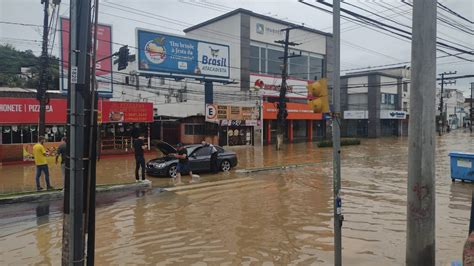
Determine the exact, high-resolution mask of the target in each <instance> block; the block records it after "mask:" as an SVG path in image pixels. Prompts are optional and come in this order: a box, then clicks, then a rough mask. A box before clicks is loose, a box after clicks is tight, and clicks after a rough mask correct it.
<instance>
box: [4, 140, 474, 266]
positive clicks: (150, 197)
mask: <svg viewBox="0 0 474 266" xmlns="http://www.w3.org/2000/svg"><path fill="white" fill-rule="evenodd" d="M437 141H438V142H437V155H436V175H437V177H436V214H437V220H436V240H437V242H436V249H437V253H436V256H437V258H436V259H437V264H438V265H446V264H448V263H450V262H451V261H453V260H459V259H461V257H462V246H463V244H464V241H465V239H466V238H467V234H468V224H469V211H470V203H471V192H472V190H473V189H474V184H470V183H462V182H455V183H452V182H451V178H450V175H449V171H450V168H449V157H448V153H449V152H450V151H454V150H457V151H466V152H474V138H473V137H472V136H470V135H469V134H468V133H463V132H462V131H456V132H452V133H451V134H449V135H445V136H443V137H441V138H439V137H438V140H437ZM233 150H235V151H236V152H237V153H238V158H239V166H238V168H240V169H244V168H252V167H262V166H272V165H287V164H305V163H310V162H311V163H313V164H312V165H308V166H305V167H300V168H292V169H289V170H282V171H264V172H256V173H251V174H240V173H237V172H235V171H232V172H231V173H220V174H218V175H215V176H213V175H203V176H202V179H203V181H211V180H212V181H214V182H209V183H203V184H202V186H200V187H196V188H194V189H185V188H183V189H178V190H176V191H173V192H162V193H158V192H157V191H150V192H148V193H145V194H143V193H139V194H135V193H121V194H103V195H99V198H98V201H99V204H98V208H97V221H96V224H97V226H96V235H97V239H96V263H97V265H110V264H120V265H126V264H162V265H173V264H174V265H190V264H193V263H196V265H205V264H209V265H237V264H238V265H240V264H244V265H262V264H265V265H271V264H274V265H286V264H294V265H297V264H300V265H309V264H313V265H332V264H333V235H332V231H333V229H332V225H333V222H332V168H331V165H332V149H331V148H317V147H316V145H315V144H307V143H301V144H293V145H288V146H286V147H285V151H283V152H279V153H277V152H275V151H274V147H263V148H236V149H233ZM407 153H408V148H407V139H406V138H381V139H370V140H362V145H360V146H349V147H343V153H342V180H343V181H342V200H343V214H344V217H345V221H344V224H343V228H342V232H343V239H342V241H343V253H342V254H343V263H344V265H402V264H404V261H405V238H406V235H405V230H406V222H405V219H406V183H407V180H406V179H407ZM114 160H116V161H114ZM132 164H133V160H132V159H130V158H128V157H127V158H126V159H124V158H114V159H107V160H103V161H102V162H101V163H99V168H100V169H101V170H100V171H99V180H101V182H100V183H111V182H112V181H114V180H122V182H123V180H130V181H133V179H134V178H133V175H132V170H133V168H131V165H132ZM104 165H106V166H104ZM7 167H14V166H7ZM25 167H29V166H25ZM123 167H125V168H126V169H124V168H123ZM20 168H22V169H24V167H23V166H22V167H17V168H16V170H14V171H18V173H20V172H22V173H23V175H20V176H19V177H18V178H19V179H20V180H18V181H17V183H18V184H19V183H22V182H23V183H25V184H26V183H28V181H25V180H26V179H31V181H33V177H32V174H28V175H29V176H27V174H25V172H24V171H25V170H19V169H20ZM8 169H10V168H8ZM12 169H13V168H12ZM1 173H2V182H3V180H4V179H5V180H6V179H8V180H15V179H14V178H13V177H10V176H8V177H6V176H5V166H4V167H3V168H1ZM13 173H16V172H13ZM58 178H59V177H58ZM150 179H151V181H152V182H153V186H155V187H156V186H157V185H160V184H161V185H165V184H167V182H168V179H166V178H150ZM58 180H59V179H58ZM8 182H10V183H8ZM8 182H7V183H6V185H2V190H3V191H11V190H13V188H14V187H24V186H21V185H18V184H17V183H15V182H14V181H8ZM33 182H34V181H33ZM15 184H16V185H15ZM31 184H33V183H31ZM61 207H62V202H60V201H59V202H51V203H41V204H33V203H29V204H17V205H6V206H2V207H1V209H0V265H25V264H53V265H57V264H59V263H60V259H61V237H62V213H61ZM197 262H201V264H198V263H197Z"/></svg>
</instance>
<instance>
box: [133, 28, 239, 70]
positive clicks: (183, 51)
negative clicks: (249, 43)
mask: <svg viewBox="0 0 474 266" xmlns="http://www.w3.org/2000/svg"><path fill="white" fill-rule="evenodd" d="M137 47H138V49H139V50H138V71H140V72H143V73H160V74H165V75H171V76H181V77H198V78H203V77H216V78H226V79H228V78H229V74H230V69H229V66H230V57H229V46H228V45H224V44H216V43H210V42H203V41H199V40H194V39H189V38H184V37H180V36H175V35H169V34H163V33H158V32H150V31H146V30H141V29H137Z"/></svg>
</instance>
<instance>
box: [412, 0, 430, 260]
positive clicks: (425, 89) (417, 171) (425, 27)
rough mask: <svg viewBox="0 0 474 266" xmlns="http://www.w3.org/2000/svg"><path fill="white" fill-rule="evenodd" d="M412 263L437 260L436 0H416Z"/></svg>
mask: <svg viewBox="0 0 474 266" xmlns="http://www.w3.org/2000/svg"><path fill="white" fill-rule="evenodd" d="M412 28H413V39H412V44H411V46H412V49H411V61H412V63H411V66H412V72H411V73H412V86H411V89H412V91H411V94H410V108H411V110H410V121H409V131H408V132H409V135H408V184H407V230H406V265H408V266H415V265H435V255H436V253H435V252H436V244H435V243H436V238H435V231H436V230H435V229H436V228H435V218H436V215H435V206H436V205H435V204H436V201H435V198H436V193H435V192H436V191H435V150H436V148H435V145H436V144H435V143H436V139H435V135H436V131H435V112H433V110H435V108H436V107H435V99H436V90H435V89H434V88H436V1H432V0H417V1H413V27H412Z"/></svg>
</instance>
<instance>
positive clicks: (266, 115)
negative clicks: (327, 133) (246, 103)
mask: <svg viewBox="0 0 474 266" xmlns="http://www.w3.org/2000/svg"><path fill="white" fill-rule="evenodd" d="M276 105H277V103H269V102H264V103H263V119H270V120H275V119H277V114H278V108H277V106H276ZM286 109H287V111H288V117H287V119H290V120H322V119H323V115H322V114H321V113H314V112H313V110H312V109H311V108H310V107H309V106H308V104H304V103H287V104H286Z"/></svg>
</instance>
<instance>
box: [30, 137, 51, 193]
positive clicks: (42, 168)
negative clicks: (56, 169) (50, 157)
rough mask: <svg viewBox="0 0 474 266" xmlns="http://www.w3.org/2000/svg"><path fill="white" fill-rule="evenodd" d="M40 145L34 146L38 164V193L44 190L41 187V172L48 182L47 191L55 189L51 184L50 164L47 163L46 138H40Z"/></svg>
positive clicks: (34, 155) (34, 154)
mask: <svg viewBox="0 0 474 266" xmlns="http://www.w3.org/2000/svg"><path fill="white" fill-rule="evenodd" d="M38 140H39V141H38V143H36V144H35V146H33V157H34V158H35V164H36V178H35V180H36V191H40V190H43V188H42V187H41V185H40V177H41V172H44V179H45V181H46V186H47V189H48V190H50V189H53V187H52V186H51V184H50V183H49V169H48V162H47V161H46V149H45V148H44V146H43V144H44V137H42V136H40V137H39V138H38Z"/></svg>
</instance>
